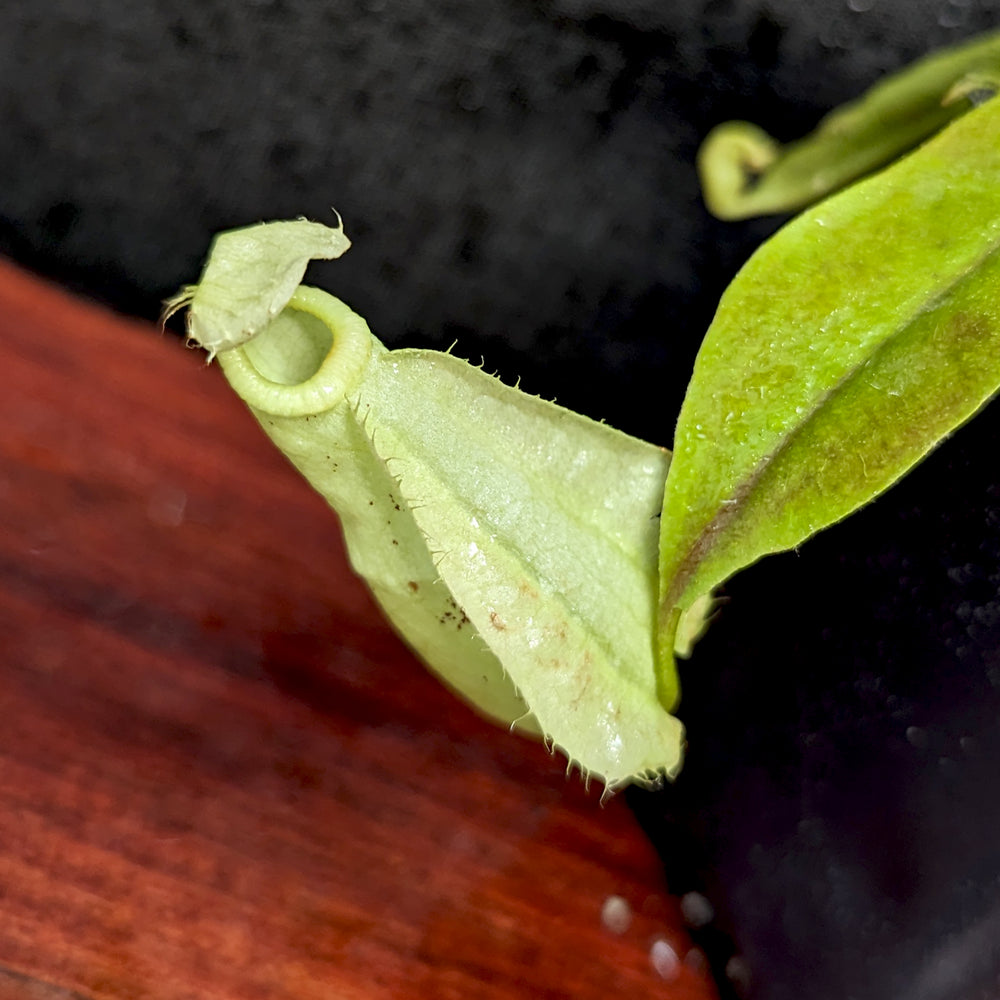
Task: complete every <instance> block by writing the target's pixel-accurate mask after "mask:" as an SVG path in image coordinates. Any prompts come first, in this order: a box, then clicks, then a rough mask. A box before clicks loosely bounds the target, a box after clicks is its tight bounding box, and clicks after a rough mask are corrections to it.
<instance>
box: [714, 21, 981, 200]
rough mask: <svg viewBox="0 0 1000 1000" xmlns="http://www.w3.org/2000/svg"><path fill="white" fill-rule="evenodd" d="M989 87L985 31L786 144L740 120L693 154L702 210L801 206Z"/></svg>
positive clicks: (902, 148)
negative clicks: (696, 164) (702, 199)
mask: <svg viewBox="0 0 1000 1000" xmlns="http://www.w3.org/2000/svg"><path fill="white" fill-rule="evenodd" d="M998 79H1000V34H997V33H994V34H990V35H985V36H983V37H981V38H977V39H975V40H973V41H972V42H967V43H965V44H963V45H959V46H955V47H953V48H949V49H945V50H943V51H941V52H938V53H934V54H932V55H930V56H927V57H926V58H924V59H922V60H920V61H919V62H916V63H914V64H913V65H912V66H910V67H908V68H906V69H905V70H903V71H901V72H900V73H897V74H894V75H892V76H889V77H887V78H886V79H885V80H883V81H881V82H879V83H878V84H876V85H875V86H874V87H872V88H871V90H869V91H868V93H867V94H865V95H864V96H863V97H862V98H860V99H859V100H857V101H854V102H852V103H850V104H846V105H844V106H843V107H842V108H839V109H837V110H836V111H834V112H832V113H831V114H829V115H828V116H827V117H826V118H824V119H823V120H822V121H821V122H820V124H819V126H818V127H817V128H816V130H815V131H814V132H812V133H811V134H810V135H808V136H806V137H805V138H804V139H800V140H798V141H797V142H792V143H789V144H788V145H786V146H781V145H780V144H779V143H777V142H776V141H775V140H774V139H772V138H771V137H770V136H769V135H768V134H767V133H766V132H764V131H763V130H762V129H760V128H758V127H757V126H756V125H752V124H750V123H749V122H740V121H736V122H726V123H724V124H722V125H719V126H717V127H716V128H714V129H713V130H712V131H711V132H710V133H709V134H708V137H707V138H706V139H705V142H704V143H703V144H702V147H701V149H700V150H699V152H698V171H699V174H700V177H701V184H702V188H703V191H704V196H705V202H706V204H707V205H708V208H709V211H711V212H712V213H713V214H714V215H716V216H718V217H719V218H722V219H745V218H748V217H749V216H753V215H767V214H769V213H773V212H787V211H792V210H795V209H799V208H802V207H804V206H806V205H809V204H811V203H812V202H814V201H817V200H819V199H820V198H822V197H824V196H825V195H827V194H830V193H831V192H833V191H836V190H838V189H839V188H842V187H844V186H845V185H846V184H848V183H850V182H851V181H853V180H856V179H857V178H859V177H862V176H864V175H865V174H868V173H870V172H871V171H873V170H875V169H877V168H879V167H881V166H884V165H885V164H887V163H889V162H890V161H891V160H893V159H894V158H896V157H897V156H899V155H901V154H902V153H905V152H906V151H908V150H910V149H912V148H913V147H914V146H916V145H917V143H919V142H921V141H922V140H923V139H925V138H927V137H928V136H930V135H932V134H933V133H935V132H937V131H938V130H939V129H941V128H943V127H944V126H945V125H946V124H947V123H948V122H949V121H951V120H952V119H953V118H955V117H957V116H958V115H961V114H963V113H964V112H965V111H967V110H968V108H969V107H971V106H972V104H973V103H975V102H976V101H978V100H979V99H981V98H982V97H984V96H985V95H987V94H992V93H995V92H996V90H997V86H998Z"/></svg>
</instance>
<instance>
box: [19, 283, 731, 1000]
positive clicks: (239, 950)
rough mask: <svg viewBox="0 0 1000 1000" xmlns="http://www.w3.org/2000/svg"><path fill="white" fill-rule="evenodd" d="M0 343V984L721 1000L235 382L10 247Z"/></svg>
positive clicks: (672, 917)
mask: <svg viewBox="0 0 1000 1000" xmlns="http://www.w3.org/2000/svg"><path fill="white" fill-rule="evenodd" d="M0 362H2V370H3V373H4V376H3V392H2V393H0V420H2V424H0V426H2V428H3V432H2V435H0V451H2V466H0V637H2V638H0V997H3V998H8V997H10V998H17V1000H29V998H30V1000H69V998H75V1000H78V998H109V1000H111V998H114V1000H124V998H130V1000H136V998H140V1000H145V998H149V1000H154V998H155V1000H181V998H195V997H198V998H201V997H212V998H215V997H218V998H233V1000H236V998H240V1000H256V998H261V1000H263V998H268V1000H270V998H283V997H288V998H292V997H295V998H297V1000H303V998H305V1000H308V998H312V997H316V998H320V997H322V998H330V997H334V998H344V1000H352V998H366V1000H382V998H390V997H421V996H429V997H441V998H484V1000H485V998H490V1000H493V998H507V997H545V998H556V997H567V998H574V1000H586V998H591V997H593V998H597V997H600V998H602V1000H603V998H606V997H608V996H628V997H640V998H641V997H659V998H668V1000H695V998H702V1000H704V998H708V997H711V996H713V995H714V990H713V988H712V987H711V986H710V985H709V984H708V983H707V981H706V980H705V978H704V975H703V973H701V972H700V971H698V970H697V969H696V968H695V966H696V964H697V963H696V962H689V963H687V964H684V963H682V964H681V965H680V967H679V969H678V970H677V973H676V976H675V977H667V978H664V977H663V976H660V975H658V974H657V972H656V971H654V969H653V968H652V966H651V964H650V959H649V948H650V944H651V942H652V941H653V940H654V939H655V938H656V937H657V936H660V937H663V938H665V939H666V940H667V941H668V942H669V943H670V944H671V945H672V946H673V948H674V949H675V950H676V951H677V952H678V954H679V955H681V956H684V955H685V954H686V953H687V949H688V948H689V944H688V942H687V940H686V938H685V936H684V933H683V931H682V929H681V926H680V921H679V917H678V909H677V905H676V902H675V901H674V900H671V899H670V898H669V896H668V895H667V893H666V890H665V886H664V884H663V880H662V876H661V874H660V867H659V863H658V860H657V858H656V856H655V854H654V852H653V851H652V849H651V847H650V846H649V845H648V844H647V843H646V842H645V840H644V839H643V837H642V835H641V833H640V832H639V829H638V827H637V825H636V823H635V821H634V820H633V818H632V816H631V814H630V813H629V812H628V810H627V809H626V807H625V805H624V802H623V801H621V800H620V799H616V800H614V801H612V802H611V803H610V804H609V805H607V806H606V807H604V808H602V807H600V806H599V803H598V798H599V796H598V794H597V791H596V790H591V791H590V793H589V794H588V793H587V792H586V791H585V790H584V789H583V787H582V785H581V783H580V782H579V780H578V779H577V778H575V777H574V778H571V779H570V780H566V778H565V777H564V774H563V766H562V763H561V762H560V761H559V760H557V759H555V758H552V757H549V756H548V755H547V754H546V752H545V750H544V749H543V748H542V747H540V746H538V745H536V744H533V743H530V742H528V741H527V740H524V739H521V738H519V737H515V736H510V735H508V734H506V733H504V732H501V731H498V730H495V729H494V728H492V727H491V726H489V725H488V724H487V723H485V722H483V721H481V720H480V719H478V718H477V717H476V716H475V715H474V714H473V713H472V712H470V711H469V710H468V709H467V708H465V707H464V706H463V705H461V704H460V703H458V702H457V701H456V700H454V699H453V698H452V697H451V696H450V695H449V694H448V693H447V692H446V691H445V690H443V689H442V688H441V687H439V686H438V685H437V684H436V683H435V682H434V681H433V680H432V679H431V678H430V677H429V676H428V675H427V674H425V673H424V671H423V670H422V668H421V667H420V666H419V665H418V664H417V663H416V662H415V660H414V659H413V657H412V656H411V655H410V654H409V653H408V652H407V650H406V649H405V648H404V647H403V645H402V644H401V643H400V642H399V641H398V640H397V639H396V638H395V637H394V635H393V634H392V633H391V632H390V631H389V629H388V628H387V627H386V626H385V624H384V623H383V621H382V620H381V618H380V616H379V614H378V612H377V610H376V609H375V608H374V606H373V604H372V602H371V600H370V599H369V597H368V595H367V594H366V592H365V590H364V589H363V587H362V586H361V585H360V584H359V583H358V582H357V580H355V578H354V577H353V576H352V575H351V573H350V570H349V569H348V567H347V565H346V563H345V560H344V555H343V551H342V548H341V545H340V541H339V537H338V531H337V526H336V522H335V519H334V518H333V516H332V515H331V514H330V512H329V511H328V510H327V509H326V507H325V506H324V504H323V502H322V501H321V500H320V499H319V498H318V497H316V496H315V495H313V494H312V493H311V492H310V491H309V489H308V488H307V487H306V486H305V485H304V484H302V483H301V482H300V481H299V480H298V478H297V477H296V476H295V474H294V473H293V472H292V471H291V470H290V468H288V467H286V466H285V464H284V462H283V460H282V459H281V458H280V457H279V456H278V455H277V454H276V453H275V452H274V451H273V449H271V448H270V447H269V446H268V445H267V444H266V442H265V440H264V439H263V436H262V435H261V434H260V432H259V431H258V430H257V429H256V427H255V425H254V424H253V422H252V421H251V419H250V417H249V415H248V414H247V413H246V412H245V411H244V410H243V408H242V405H241V404H240V403H239V402H238V401H237V400H236V399H235V398H234V397H233V396H232V395H231V394H230V393H229V392H228V390H227V389H226V387H225V386H224V385H223V383H222V380H221V378H220V377H219V375H218V372H216V371H215V370H214V369H212V368H209V367H206V366H205V365H204V364H203V362H202V360H201V358H200V357H199V356H198V355H196V354H195V353H193V352H190V351H186V350H184V348H183V347H182V346H181V345H180V344H179V343H178V342H177V341H176V340H175V339H174V338H172V337H170V336H164V335H161V334H159V333H158V332H156V331H155V330H154V329H152V328H150V327H145V326H143V325H141V324H137V323H133V322H129V321H125V320H123V319H121V318H118V317H115V316H113V315H111V314H109V313H107V312H105V311H103V310H100V309H98V308H96V307H93V306H89V305H86V304H84V303H81V302H79V301H76V300H74V299H72V298H70V297H68V296H67V295H65V294H63V293H62V292H60V291H59V290H57V289H55V288H53V287H50V286H47V285H45V284H43V283H41V282H40V281H38V280H36V279H34V278H31V277H29V276H27V275H25V274H23V273H21V272H19V271H17V270H15V269H13V268H11V267H10V266H9V265H3V264H0ZM610 894H618V895H621V896H623V897H624V898H625V899H626V900H627V901H628V902H629V903H630V904H631V906H632V907H633V909H634V911H635V916H634V919H633V922H632V925H631V927H630V928H629V929H628V930H627V931H626V932H625V933H624V934H620V935H615V934H613V933H611V932H610V931H609V930H607V929H606V928H605V927H603V926H602V923H601V919H600V913H601V907H602V904H603V903H604V901H605V899H606V898H607V897H608V896H609V895H610ZM693 957H694V958H697V956H693Z"/></svg>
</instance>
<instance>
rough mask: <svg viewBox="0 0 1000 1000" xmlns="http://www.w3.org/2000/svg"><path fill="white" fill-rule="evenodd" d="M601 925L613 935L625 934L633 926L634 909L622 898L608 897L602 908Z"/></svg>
mask: <svg viewBox="0 0 1000 1000" xmlns="http://www.w3.org/2000/svg"><path fill="white" fill-rule="evenodd" d="M601 923H602V924H603V925H604V927H605V929H606V930H609V931H611V933H612V934H624V933H625V932H626V931H627V930H628V929H629V927H630V926H631V924H632V907H631V906H629V905H628V901H627V900H625V899H623V898H622V897H621V896H608V898H607V899H606V900H604V905H603V906H602V907H601Z"/></svg>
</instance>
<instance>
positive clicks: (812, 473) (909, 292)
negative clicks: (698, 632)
mask: <svg viewBox="0 0 1000 1000" xmlns="http://www.w3.org/2000/svg"><path fill="white" fill-rule="evenodd" d="M998 247H1000V101H990V102H988V103H987V104H985V105H984V106H983V107H981V108H979V109H977V110H975V111H972V112H970V113H969V114H968V115H966V116H964V117H963V118H961V119H959V120H958V121H957V122H955V123H954V124H952V125H951V126H950V127H949V128H948V129H946V130H945V131H944V132H942V133H941V134H939V135H938V136H936V137H935V138H934V139H932V140H931V141H930V142H928V143H927V145H925V146H924V147H923V148H922V149H920V150H918V151H917V152H916V153H914V154H912V155H911V156H909V157H907V158H906V159H904V160H901V161H900V162H898V163H897V164H896V165H894V166H893V167H891V168H890V169H888V170H886V171H885V172H884V173H882V174H881V175H878V176H876V177H873V178H871V179H869V180H867V181H864V182H861V183H859V184H857V185H856V186H854V187H852V188H850V189H849V190H847V191H846V192H844V193H842V194H840V195H838V196H836V197H834V198H831V199H829V200H828V201H826V202H824V203H823V204H821V205H819V206H817V207H816V208H814V209H812V210H811V211H809V212H806V213H804V214H803V215H801V216H799V217H798V218H796V219H795V220H794V221H793V222H791V223H790V224H789V225H788V226H786V227H785V228H784V229H783V230H782V231H781V232H779V233H778V234H777V235H776V236H775V237H774V238H773V239H772V240H770V241H769V242H768V243H766V244H765V245H764V246H763V247H762V248H761V249H760V250H758V252H757V253H756V254H755V255H754V256H753V257H752V258H751V260H750V261H749V262H748V264H747V265H746V266H745V267H744V269H743V270H742V271H741V272H740V274H739V275H738V276H737V278H736V280H735V281H734V282H733V284H732V285H731V286H730V287H729V289H728V290H727V291H726V293H725V295H724V296H723V298H722V301H721V304H720V306H719V310H718V313H717V315H716V317H715V320H714V322H713V323H712V326H711V329H710V330H709V332H708V334H707V336H706V338H705V341H704V344H703V345H702V348H701V351H700V353H699V355H698V358H697V360H696V362H695V368H694V375H693V377H692V380H691V383H690V385H689V387H688V392H687V396H686V398H685V400H684V404H683V406H682V409H681V413H680V417H679V420H678V424H677V433H676V437H675V451H674V457H673V462H672V464H671V468H670V473H669V475H668V478H667V485H666V492H665V496H664V505H663V517H662V533H661V539H660V588H661V590H660V598H661V609H660V628H661V634H660V658H661V661H660V662H661V666H662V667H663V668H664V670H665V680H664V681H663V682H662V690H663V696H664V701H665V703H666V704H667V705H672V704H673V702H674V700H675V699H676V690H675V689H673V688H672V687H671V680H670V678H671V676H672V674H671V670H672V663H671V653H672V648H673V645H674V641H675V640H674V630H675V628H676V623H677V618H678V616H679V614H680V612H681V610H683V609H686V608H688V607H690V606H691V605H692V604H694V603H695V602H696V601H697V600H698V599H699V598H702V597H704V595H706V594H708V593H710V592H711V591H712V590H713V589H714V588H715V587H716V586H717V585H718V584H720V583H721V582H722V581H724V580H725V579H727V578H728V577H729V576H731V575H732V574H733V573H735V572H736V571H737V570H739V569H740V568H742V567H744V566H746V565H748V564H750V563H752V562H754V561H755V560H757V559H759V558H760V557H761V556H763V555H765V554H767V553H769V552H777V551H779V550H782V549H788V548H791V547H794V546H796V545H798V544H799V543H800V542H802V541H803V540H804V539H806V538H808V537H809V536H810V535H812V534H813V533H814V532H816V531H818V530H819V529H821V528H823V527H825V526H826V525H829V524H831V523H833V522H834V521H837V520H839V519H840V518H842V517H844V516H845V515H847V514H849V513H850V512H851V511H853V510H855V509H856V508H857V507H860V506H861V505H863V504H865V503H867V502H868V501H870V500H871V499H872V498H873V497H875V496H876V495H877V494H879V493H881V492H882V491H883V490H884V489H886V488H887V487H888V486H889V485H890V484H892V483H893V482H894V481H895V480H897V479H898V478H899V477H900V476H902V475H903V474H904V473H905V472H906V471H907V470H908V469H909V468H911V467H912V466H913V465H914V464H915V463H917V462H918V461H920V459H921V458H923V457H924V456H925V455H926V454H927V452H928V451H930V450H931V449H932V448H933V447H934V445H935V444H936V443H937V442H938V441H940V440H941V438H942V437H944V436H945V435H947V434H948V433H949V432H950V431H952V430H953V429H954V428H956V427H957V426H958V425H960V424H961V423H963V422H964V421H966V420H968V419H969V418H970V417H971V416H972V415H973V414H974V413H975V412H976V411H977V410H978V409H979V408H980V407H981V406H982V405H983V404H984V402H985V401H986V400H988V399H989V398H990V396H992V395H993V393H994V392H995V391H996V389H997V387H998V386H1000V253H998Z"/></svg>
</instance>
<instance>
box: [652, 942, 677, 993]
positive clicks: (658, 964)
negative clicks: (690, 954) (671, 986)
mask: <svg viewBox="0 0 1000 1000" xmlns="http://www.w3.org/2000/svg"><path fill="white" fill-rule="evenodd" d="M649 963H650V965H652V966H653V971H654V972H655V973H656V974H657V975H658V976H659V977H660V978H661V979H665V980H666V981H667V982H668V983H669V982H673V981H674V980H675V979H676V978H677V976H678V975H679V974H680V970H681V962H680V959H679V958H678V957H677V952H676V951H674V949H673V948H672V947H671V945H670V942H669V941H668V940H667V939H666V938H662V937H658V938H657V939H656V940H655V941H654V942H653V944H652V945H651V947H650V949H649Z"/></svg>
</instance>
